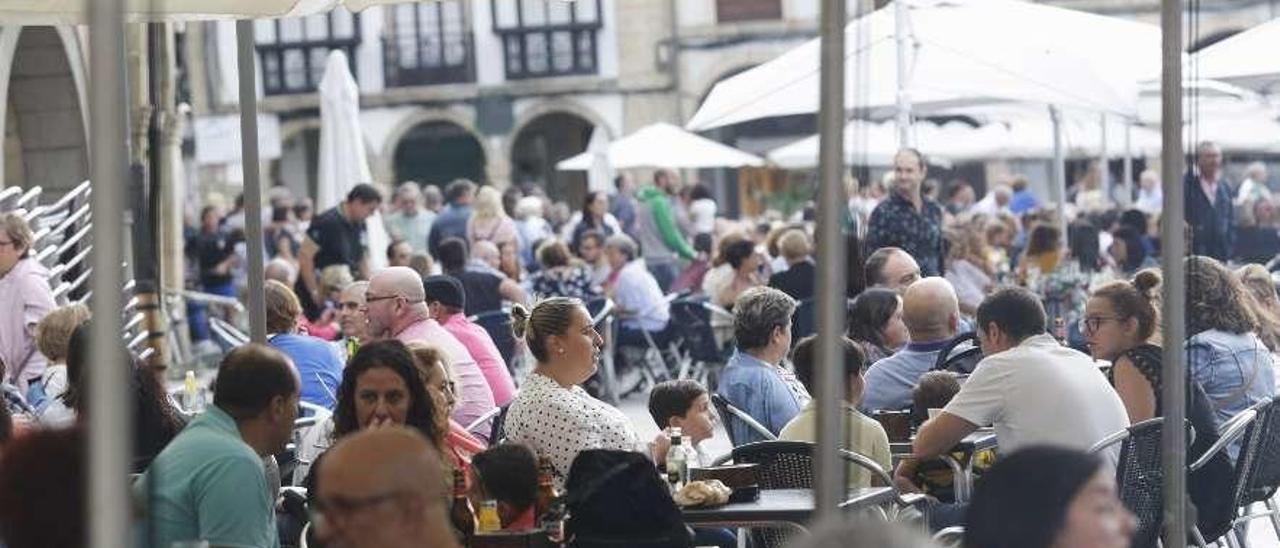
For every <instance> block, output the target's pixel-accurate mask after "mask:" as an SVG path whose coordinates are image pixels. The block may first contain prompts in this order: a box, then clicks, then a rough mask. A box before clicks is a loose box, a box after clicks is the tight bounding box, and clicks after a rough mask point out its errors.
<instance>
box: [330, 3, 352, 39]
mask: <svg viewBox="0 0 1280 548" xmlns="http://www.w3.org/2000/svg"><path fill="white" fill-rule="evenodd" d="M332 15H333V38H345V39H348V40H349V39H352V38H355V37H356V18H355V16H354V15H351V12H349V11H347V10H346V9H345V8H338V9H335V10H333V12H332Z"/></svg>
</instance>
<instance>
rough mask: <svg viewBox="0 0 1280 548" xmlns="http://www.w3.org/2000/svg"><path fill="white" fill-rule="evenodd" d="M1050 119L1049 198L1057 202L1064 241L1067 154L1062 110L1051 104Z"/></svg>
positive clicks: (1059, 224)
mask: <svg viewBox="0 0 1280 548" xmlns="http://www.w3.org/2000/svg"><path fill="white" fill-rule="evenodd" d="M1049 119H1050V120H1052V121H1053V169H1052V170H1051V173H1053V183H1052V184H1051V185H1050V186H1049V199H1050V200H1053V202H1054V203H1055V204H1057V211H1058V227H1059V228H1060V229H1061V230H1062V238H1063V241H1066V237H1067V155H1066V152H1065V151H1064V150H1063V149H1062V111H1061V110H1059V109H1058V107H1056V106H1053V105H1050V106H1049Z"/></svg>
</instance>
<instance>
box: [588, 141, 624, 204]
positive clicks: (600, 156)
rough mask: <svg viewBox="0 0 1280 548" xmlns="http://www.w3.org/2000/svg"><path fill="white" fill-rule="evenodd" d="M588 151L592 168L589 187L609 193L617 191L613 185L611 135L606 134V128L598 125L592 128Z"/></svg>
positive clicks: (589, 172)
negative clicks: (610, 150) (610, 161)
mask: <svg viewBox="0 0 1280 548" xmlns="http://www.w3.org/2000/svg"><path fill="white" fill-rule="evenodd" d="M587 153H588V154H590V155H591V168H590V169H588V170H587V189H588V190H590V191H592V192H595V191H604V192H607V193H609V194H613V193H614V192H616V191H617V190H618V189H617V188H614V186H613V168H612V167H609V136H608V135H605V130H604V128H602V127H599V126H597V127H596V128H595V129H593V130H591V140H589V141H587Z"/></svg>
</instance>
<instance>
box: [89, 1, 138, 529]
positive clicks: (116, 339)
mask: <svg viewBox="0 0 1280 548" xmlns="http://www.w3.org/2000/svg"><path fill="white" fill-rule="evenodd" d="M85 4H86V5H85V9H86V11H87V12H88V14H89V64H90V66H92V67H93V82H94V85H93V87H92V89H91V90H90V94H89V151H90V153H89V160H90V164H89V177H90V180H92V181H93V185H94V186H95V187H96V191H95V192H94V193H93V197H92V198H91V203H92V204H93V223H94V230H95V231H96V233H97V234H98V235H99V236H98V237H96V238H94V242H93V297H92V301H91V304H92V308H93V309H94V310H96V311H98V314H97V315H96V316H97V317H96V318H94V319H93V327H92V329H93V331H92V332H91V335H90V350H91V351H92V353H93V355H94V356H95V363H94V366H93V367H90V368H89V371H88V373H89V432H88V436H89V454H88V459H89V462H88V467H89V506H88V507H89V508H92V509H93V510H92V511H91V512H89V541H90V546H93V547H95V548H108V547H115V546H129V545H132V544H133V543H132V541H131V539H130V534H129V533H130V527H129V519H130V513H129V511H130V508H131V506H130V504H129V484H128V477H129V463H130V461H131V460H132V458H131V456H130V451H131V446H132V442H131V440H132V439H133V436H132V435H131V434H130V420H129V415H130V407H131V405H132V400H131V399H130V398H126V397H121V395H122V394H127V393H128V392H129V375H130V374H131V372H130V371H129V369H128V366H127V365H126V364H125V363H123V362H122V361H121V356H120V350H121V343H120V332H121V329H122V327H123V326H122V325H121V318H120V313H119V311H120V310H121V309H122V308H123V307H124V302H123V301H124V295H123V293H124V292H123V287H124V268H123V267H122V265H121V256H122V254H123V253H124V244H123V242H124V241H125V235H124V218H123V216H122V215H121V214H120V212H121V211H124V209H125V203H124V195H125V193H124V188H125V171H126V165H127V164H126V158H127V155H128V150H127V149H126V145H125V138H126V137H127V135H128V131H129V130H128V125H127V122H126V117H127V116H128V109H127V108H122V107H124V106H125V105H128V103H127V102H126V100H125V92H124V89H125V82H124V80H123V78H124V74H125V66H124V2H123V0H85Z"/></svg>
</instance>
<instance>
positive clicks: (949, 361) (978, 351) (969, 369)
mask: <svg viewBox="0 0 1280 548" xmlns="http://www.w3.org/2000/svg"><path fill="white" fill-rule="evenodd" d="M965 343H972V345H973V346H970V347H968V348H964V349H961V350H960V351H958V352H957V351H956V348H959V347H960V346H961V345H963V344H965ZM980 361H982V346H980V345H979V344H978V334H977V333H975V332H969V333H961V334H959V335H957V336H956V338H954V339H951V342H949V343H947V344H946V346H943V347H942V350H940V351H938V360H937V361H936V362H934V364H933V371H953V372H956V373H963V374H966V375H967V374H969V373H973V370H974V368H975V367H977V366H978V362H980Z"/></svg>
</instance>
